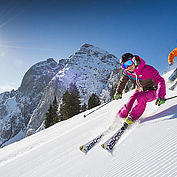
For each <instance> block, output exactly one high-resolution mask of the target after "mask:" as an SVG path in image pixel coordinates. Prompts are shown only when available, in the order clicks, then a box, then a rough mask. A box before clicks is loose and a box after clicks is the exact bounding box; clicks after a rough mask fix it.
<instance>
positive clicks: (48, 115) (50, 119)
mask: <svg viewBox="0 0 177 177" xmlns="http://www.w3.org/2000/svg"><path fill="white" fill-rule="evenodd" d="M52 122H53V108H52V105H50V107H49V109H48V112H47V113H46V118H45V122H44V123H45V128H48V127H50V126H52Z"/></svg>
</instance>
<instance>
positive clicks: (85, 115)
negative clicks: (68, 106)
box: [84, 100, 112, 118]
mask: <svg viewBox="0 0 177 177" xmlns="http://www.w3.org/2000/svg"><path fill="white" fill-rule="evenodd" d="M111 101H112V100H111ZM111 101H108V102H107V103H104V104H102V105H101V106H100V107H98V108H97V109H95V110H93V111H91V112H89V113H88V114H86V115H84V118H85V117H87V116H88V115H90V114H92V113H93V112H95V111H97V110H98V109H100V108H102V107H103V106H105V105H107V104H108V103H110V102H111Z"/></svg>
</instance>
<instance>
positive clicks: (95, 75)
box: [26, 44, 120, 136]
mask: <svg viewBox="0 0 177 177" xmlns="http://www.w3.org/2000/svg"><path fill="white" fill-rule="evenodd" d="M60 62H63V60H62V61H59V65H60ZM119 66H120V64H119V61H118V59H117V58H116V57H115V56H114V55H112V54H109V53H108V52H106V51H104V50H102V49H100V48H98V47H95V46H93V45H89V44H84V45H82V47H81V48H79V49H78V50H77V51H76V52H75V54H73V55H72V56H70V58H69V59H68V60H67V63H65V66H64V67H63V69H62V70H59V71H58V73H57V74H56V75H55V76H54V77H53V78H52V80H51V81H50V82H49V84H48V86H47V88H46V89H45V92H44V94H43V96H42V98H41V100H40V103H39V104H38V106H37V108H36V109H35V111H34V112H33V115H32V117H31V119H30V122H29V124H28V126H27V133H26V136H28V135H31V134H33V133H34V132H36V131H38V129H40V128H41V126H42V125H43V122H44V119H45V113H46V110H48V108H49V104H50V103H51V102H52V101H53V99H54V97H55V96H56V97H57V99H58V101H59V103H60V102H61V99H62V96H63V93H64V92H65V91H66V90H67V89H68V88H69V85H70V84H71V83H75V84H76V86H77V88H78V89H79V92H80V97H81V103H82V104H84V102H85V103H87V102H88V99H89V97H90V96H91V94H92V93H96V94H97V95H100V93H101V92H102V90H103V89H105V88H106V87H107V84H108V82H109V78H110V74H111V72H112V71H113V69H115V68H118V67H119Z"/></svg>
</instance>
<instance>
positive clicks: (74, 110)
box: [60, 83, 81, 120]
mask: <svg viewBox="0 0 177 177" xmlns="http://www.w3.org/2000/svg"><path fill="white" fill-rule="evenodd" d="M80 110H81V106H80V95H79V91H78V89H77V87H76V85H75V84H73V83H71V84H70V87H69V91H68V90H67V91H66V92H65V93H64V94H63V98H62V104H61V106H60V113H61V117H62V120H66V119H69V118H71V117H73V116H75V115H77V114H79V113H80Z"/></svg>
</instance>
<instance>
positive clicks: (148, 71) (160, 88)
mask: <svg viewBox="0 0 177 177" xmlns="http://www.w3.org/2000/svg"><path fill="white" fill-rule="evenodd" d="M120 64H121V67H122V68H123V70H124V72H123V74H122V76H121V78H120V80H119V82H118V85H117V89H116V93H115V95H114V100H118V99H121V98H122V92H123V90H124V88H125V85H126V83H127V82H128V80H129V79H130V80H131V81H133V82H134V83H135V84H136V90H135V92H134V93H133V95H132V96H131V97H130V99H129V101H128V102H127V104H125V105H124V106H123V107H122V108H121V109H120V110H119V111H118V113H117V114H118V117H121V118H126V120H125V123H124V125H125V124H126V126H129V125H130V124H132V123H133V122H134V121H135V120H137V119H139V117H140V116H141V115H142V114H143V112H144V110H145V108H146V103H147V102H151V101H153V100H156V102H155V104H156V105H158V106H160V105H161V104H164V103H165V95H166V86H165V80H164V79H163V78H162V77H161V76H160V74H159V72H158V71H157V70H156V69H155V68H153V67H152V66H150V65H146V62H145V61H144V60H143V59H142V58H140V57H139V56H137V55H133V54H131V53H126V54H124V55H122V58H121V59H120Z"/></svg>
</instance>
